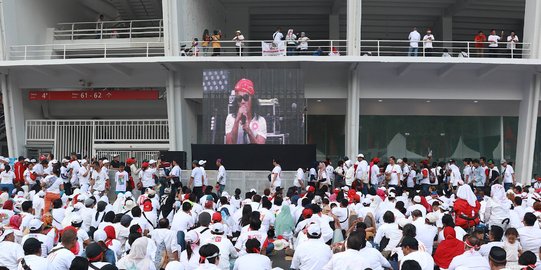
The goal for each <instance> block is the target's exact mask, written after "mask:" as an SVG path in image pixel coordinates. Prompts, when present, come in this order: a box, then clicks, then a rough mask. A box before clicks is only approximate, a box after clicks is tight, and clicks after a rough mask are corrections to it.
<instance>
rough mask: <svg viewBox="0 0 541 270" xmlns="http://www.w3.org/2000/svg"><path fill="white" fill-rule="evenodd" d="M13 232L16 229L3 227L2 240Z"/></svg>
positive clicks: (0, 239)
mask: <svg viewBox="0 0 541 270" xmlns="http://www.w3.org/2000/svg"><path fill="white" fill-rule="evenodd" d="M13 232H14V231H13V230H11V229H8V230H5V229H2V230H0V241H4V239H5V238H6V236H8V235H10V234H12V233H13Z"/></svg>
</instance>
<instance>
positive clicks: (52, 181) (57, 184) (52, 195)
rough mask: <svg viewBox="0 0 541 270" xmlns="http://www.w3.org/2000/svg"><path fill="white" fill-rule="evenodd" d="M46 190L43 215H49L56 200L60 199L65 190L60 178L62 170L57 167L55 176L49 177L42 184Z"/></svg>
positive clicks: (54, 172) (54, 171) (54, 170)
mask: <svg viewBox="0 0 541 270" xmlns="http://www.w3.org/2000/svg"><path fill="white" fill-rule="evenodd" d="M40 183H41V187H42V188H44V189H45V206H44V207H43V213H48V212H49V209H50V208H51V205H52V203H53V201H54V200H56V199H60V192H61V191H62V190H64V181H63V180H62V178H60V168H59V167H58V166H55V167H54V169H53V174H51V175H47V176H46V177H45V178H44V179H43V180H42V181H41V182H40Z"/></svg>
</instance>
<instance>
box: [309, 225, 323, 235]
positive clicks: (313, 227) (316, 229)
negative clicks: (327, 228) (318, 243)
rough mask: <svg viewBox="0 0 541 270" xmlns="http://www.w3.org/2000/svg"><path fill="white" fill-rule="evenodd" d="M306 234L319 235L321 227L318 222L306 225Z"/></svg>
mask: <svg viewBox="0 0 541 270" xmlns="http://www.w3.org/2000/svg"><path fill="white" fill-rule="evenodd" d="M308 234H309V235H311V236H321V227H320V226H319V224H318V223H312V224H310V225H308Z"/></svg>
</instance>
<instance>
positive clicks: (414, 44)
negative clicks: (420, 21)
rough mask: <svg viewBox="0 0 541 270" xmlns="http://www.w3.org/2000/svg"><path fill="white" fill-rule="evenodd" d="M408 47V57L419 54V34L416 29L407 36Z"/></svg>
mask: <svg viewBox="0 0 541 270" xmlns="http://www.w3.org/2000/svg"><path fill="white" fill-rule="evenodd" d="M408 40H409V41H410V46H409V49H408V56H415V57H417V55H418V54H419V41H421V34H419V32H417V27H413V31H411V32H410V34H409V36H408Z"/></svg>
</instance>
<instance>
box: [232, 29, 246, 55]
mask: <svg viewBox="0 0 541 270" xmlns="http://www.w3.org/2000/svg"><path fill="white" fill-rule="evenodd" d="M233 41H235V50H237V55H238V56H241V55H242V45H243V44H244V35H242V33H241V32H240V30H237V32H235V37H233Z"/></svg>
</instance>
